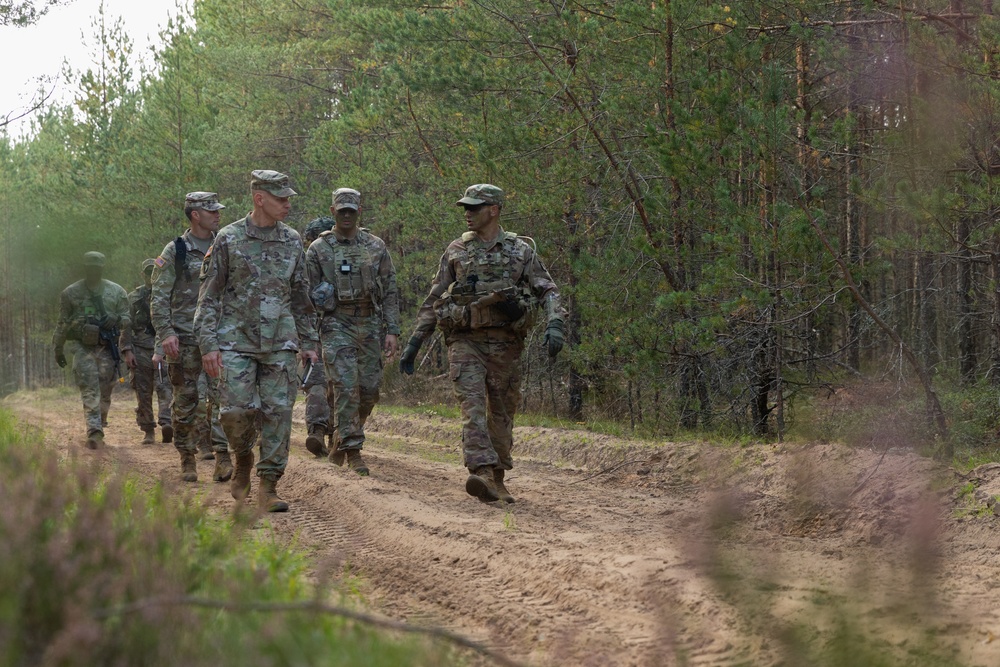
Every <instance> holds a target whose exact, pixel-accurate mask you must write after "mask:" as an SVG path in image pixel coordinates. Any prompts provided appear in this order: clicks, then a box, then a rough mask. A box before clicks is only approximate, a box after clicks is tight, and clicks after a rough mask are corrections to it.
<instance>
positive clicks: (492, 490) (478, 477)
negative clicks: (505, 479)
mask: <svg viewBox="0 0 1000 667" xmlns="http://www.w3.org/2000/svg"><path fill="white" fill-rule="evenodd" d="M465 492H466V493H468V494H469V495H470V496H475V497H476V498H479V499H480V500H481V501H483V502H484V503H491V502H493V501H494V500H499V499H500V496H499V495H497V484H496V482H495V481H494V480H493V466H479V467H478V468H476V469H475V470H474V471H472V474H471V475H469V478H468V479H466V480H465Z"/></svg>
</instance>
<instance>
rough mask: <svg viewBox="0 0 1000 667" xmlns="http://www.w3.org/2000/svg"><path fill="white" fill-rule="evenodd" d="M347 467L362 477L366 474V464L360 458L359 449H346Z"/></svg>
mask: <svg viewBox="0 0 1000 667" xmlns="http://www.w3.org/2000/svg"><path fill="white" fill-rule="evenodd" d="M346 453H347V467H348V468H350V469H351V470H353V471H354V472H356V473H358V474H359V475H361V476H362V477H367V476H368V465H367V464H366V463H365V460H364V459H363V458H361V450H360V449H348V450H347V452H346Z"/></svg>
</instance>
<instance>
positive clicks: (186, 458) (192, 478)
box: [181, 452, 198, 482]
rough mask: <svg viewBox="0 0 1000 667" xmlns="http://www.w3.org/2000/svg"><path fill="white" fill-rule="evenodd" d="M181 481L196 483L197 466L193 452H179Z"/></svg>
mask: <svg viewBox="0 0 1000 667" xmlns="http://www.w3.org/2000/svg"><path fill="white" fill-rule="evenodd" d="M181 481H182V482H197V481H198V466H197V465H196V462H195V458H194V452H181Z"/></svg>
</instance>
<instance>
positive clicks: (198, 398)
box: [150, 192, 225, 454]
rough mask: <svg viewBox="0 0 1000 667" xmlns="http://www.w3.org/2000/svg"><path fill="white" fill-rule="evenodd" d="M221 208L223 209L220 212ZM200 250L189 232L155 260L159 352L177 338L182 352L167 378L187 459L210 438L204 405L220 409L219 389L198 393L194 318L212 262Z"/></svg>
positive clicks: (203, 197)
mask: <svg viewBox="0 0 1000 667" xmlns="http://www.w3.org/2000/svg"><path fill="white" fill-rule="evenodd" d="M192 197H193V199H192ZM188 203H196V204H198V205H200V206H205V207H212V208H206V209H205V210H220V209H222V208H225V207H224V206H222V205H221V204H219V203H218V199H217V196H216V195H215V193H208V192H194V193H190V194H189V195H188ZM216 206H217V207H218V208H214V207H216ZM198 244H199V241H198V239H196V238H195V237H194V236H193V235H192V234H191V230H190V229H188V230H186V231H185V232H184V233H183V234H181V235H180V236H179V237H178V238H177V239H175V240H173V241H171V242H170V243H168V244H167V245H166V246H164V248H163V252H161V253H160V256H159V257H157V258H156V260H154V261H155V262H156V268H155V269H154V270H153V288H152V299H151V302H150V311H151V313H152V318H153V328H154V329H155V330H156V343H157V346H162V345H163V341H164V340H165V339H166V338H169V337H170V336H177V338H178V343H179V347H180V354H179V355H178V356H177V357H176V358H171V357H167V373H168V375H169V376H170V384H171V385H173V388H174V401H173V420H174V446H175V447H176V448H177V450H178V451H179V452H181V453H182V454H184V453H190V454H194V453H196V452H197V451H198V443H199V442H200V441H199V440H198V439H197V438H198V436H199V435H202V436H203V433H204V431H203V430H202V427H200V426H199V424H200V421H201V419H200V417H199V415H201V416H202V417H203V416H204V415H205V414H206V411H207V409H208V407H207V406H206V405H203V403H204V402H206V401H207V402H208V403H213V404H215V405H218V383H216V382H208V383H207V389H206V391H205V392H199V390H198V383H199V381H200V378H201V376H202V368H201V355H202V351H201V348H200V347H199V346H198V337H197V335H196V334H195V327H194V317H195V309H196V308H197V305H198V288H199V286H200V275H201V271H202V265H203V264H204V263H205V259H206V256H207V253H206V252H203V251H202V250H201V249H200V248H199V247H198ZM178 249H181V250H182V253H183V257H179V256H178ZM213 426H214V425H213Z"/></svg>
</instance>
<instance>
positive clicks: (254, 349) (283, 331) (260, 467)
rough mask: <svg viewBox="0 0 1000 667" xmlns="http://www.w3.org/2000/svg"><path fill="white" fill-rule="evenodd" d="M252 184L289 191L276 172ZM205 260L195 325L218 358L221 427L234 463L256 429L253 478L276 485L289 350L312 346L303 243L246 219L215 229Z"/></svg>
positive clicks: (291, 396)
mask: <svg viewBox="0 0 1000 667" xmlns="http://www.w3.org/2000/svg"><path fill="white" fill-rule="evenodd" d="M253 178H254V180H253V184H252V185H251V187H252V188H253V187H255V186H256V184H258V183H261V182H262V181H263V185H266V186H268V187H271V185H270V184H274V183H284V187H280V188H279V187H276V186H275V187H273V188H272V189H269V190H268V191H269V192H271V193H272V194H273V195H275V196H278V197H287V196H290V195H289V194H279V193H282V192H290V193H292V194H294V193H295V191H294V190H292V189H291V188H288V187H287V176H284V175H283V174H279V173H278V172H273V171H269V170H268V171H264V170H261V171H255V172H253ZM259 189H266V188H265V187H260V188H259ZM206 259H207V261H206V262H205V265H204V267H203V268H202V286H201V293H200V296H199V301H198V312H197V314H196V315H195V327H196V329H197V331H198V339H199V343H200V346H201V350H202V352H203V353H204V354H209V353H211V352H216V351H219V352H221V353H222V372H221V375H222V382H221V398H222V400H221V404H222V414H221V419H222V427H223V428H224V429H225V431H226V437H227V438H228V439H229V444H230V446H231V447H232V449H233V451H234V452H235V453H236V457H237V461H238V462H239V460H240V459H241V457H244V456H246V454H247V453H248V452H251V453H252V451H253V446H254V443H255V442H256V441H257V435H258V424H259V429H260V454H261V458H260V460H259V462H258V463H257V475H258V477H261V478H266V479H267V480H269V481H270V482H276V481H277V480H278V479H280V478H281V476H282V475H283V474H284V471H285V466H286V465H287V463H288V445H289V440H290V438H291V430H292V406H293V405H294V404H295V398H296V391H297V385H298V373H297V366H296V352H297V351H298V350H299V349H300V345H301V348H302V349H303V350H312V351H315V350H316V347H317V339H316V331H315V328H314V327H313V322H312V320H313V308H312V304H311V303H310V302H309V286H308V282H307V278H306V274H305V255H304V253H303V248H302V241H301V239H300V238H299V234H298V232H296V231H295V230H294V229H292V228H291V227H289V226H287V225H285V224H284V223H282V222H277V223H275V225H274V226H273V227H263V228H262V227H257V226H256V225H254V224H253V222H252V220H251V218H250V215H247V216H246V217H245V218H243V219H241V220H238V221H236V222H234V223H233V224H231V225H228V226H226V227H224V228H222V229H221V230H219V234H218V236H217V237H216V239H215V244H214V245H213V246H212V250H211V252H210V253H209V257H208V258H206ZM236 474H237V475H239V466H237V473H236ZM233 479H234V485H235V483H236V480H237V477H236V476H234V478H233ZM262 488H263V487H262ZM271 488H272V489H273V485H272V487H271ZM234 495H235V494H234Z"/></svg>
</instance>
